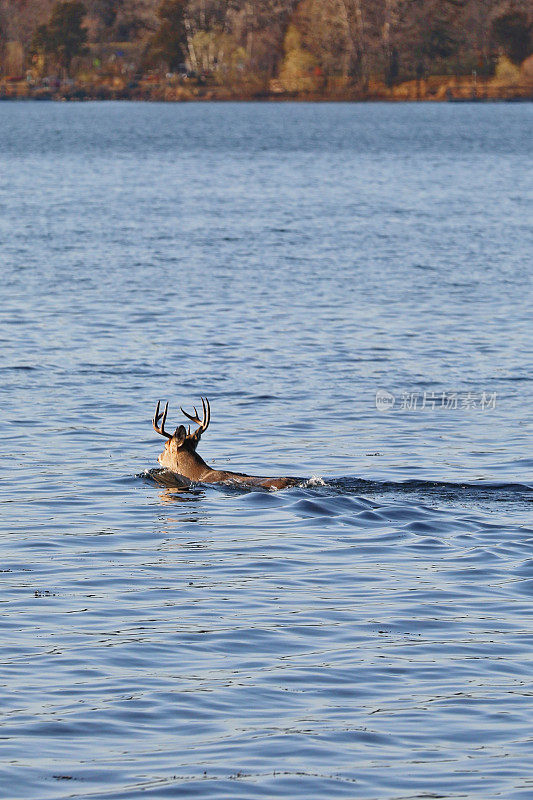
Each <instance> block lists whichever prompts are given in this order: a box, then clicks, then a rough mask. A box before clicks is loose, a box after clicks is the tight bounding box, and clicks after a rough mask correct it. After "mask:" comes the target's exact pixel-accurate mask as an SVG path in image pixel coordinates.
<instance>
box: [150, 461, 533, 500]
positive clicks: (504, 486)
mask: <svg viewBox="0 0 533 800" xmlns="http://www.w3.org/2000/svg"><path fill="white" fill-rule="evenodd" d="M137 477H139V478H144V479H147V480H150V481H152V482H154V483H156V484H158V485H159V486H164V487H166V488H173V489H177V490H190V489H193V488H198V487H201V486H210V487H212V488H215V489H217V488H218V489H226V490H227V489H236V490H239V491H243V492H249V491H270V490H268V489H261V488H260V487H257V486H252V485H246V484H243V483H238V484H234V483H231V482H228V483H224V484H213V483H211V484H202V483H199V482H195V481H191V480H189V479H188V478H185V477H184V476H183V475H179V474H178V473H176V472H171V471H170V470H166V469H161V468H156V469H150V470H145V471H144V472H142V473H141V474H140V475H138V476H137ZM301 489H307V490H315V491H316V492H317V493H320V494H322V495H323V494H332V495H336V494H343V495H367V496H368V495H380V496H383V495H388V496H390V495H406V494H416V495H425V496H431V497H438V498H439V499H441V500H477V501H481V500H484V501H485V500H490V501H500V502H501V501H512V500H521V501H526V502H532V501H533V486H530V485H529V484H524V483H516V482H514V483H513V482H509V483H506V482H500V481H498V482H492V481H476V482H475V483H472V482H460V483H454V482H450V481H430V480H420V479H410V480H406V481H376V480H366V479H364V478H354V477H338V478H324V477H322V476H320V475H313V476H312V477H311V478H302V479H301V482H300V483H299V484H297V485H296V486H294V487H291V488H288V489H284V490H282V491H284V492H295V491H298V490H301Z"/></svg>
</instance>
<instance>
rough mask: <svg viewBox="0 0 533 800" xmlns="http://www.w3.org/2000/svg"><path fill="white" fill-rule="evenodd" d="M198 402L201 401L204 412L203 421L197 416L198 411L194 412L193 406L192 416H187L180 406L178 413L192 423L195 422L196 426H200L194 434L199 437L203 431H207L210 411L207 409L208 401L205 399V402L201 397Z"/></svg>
mask: <svg viewBox="0 0 533 800" xmlns="http://www.w3.org/2000/svg"><path fill="white" fill-rule="evenodd" d="M200 400H201V401H202V407H203V410H204V415H203V419H200V417H199V416H198V411H197V410H196V406H194V415H193V414H188V413H187V412H186V411H184V410H183V408H181V406H180V411H181V412H182V413H183V414H185V416H186V417H188V418H189V419H190V420H192V421H193V422H196V424H197V425H199V426H200V427H199V428H198V430H197V431H196V434H198V435H201V434H202V433H203V432H204V431H206V430H207V426H208V425H209V421H210V419H211V409H210V407H209V400H208V399H207V397H206V398H205V400H204V398H203V397H201V398H200Z"/></svg>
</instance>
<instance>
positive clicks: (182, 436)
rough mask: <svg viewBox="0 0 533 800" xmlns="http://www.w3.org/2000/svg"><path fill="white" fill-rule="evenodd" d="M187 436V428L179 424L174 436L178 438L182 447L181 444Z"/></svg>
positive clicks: (177, 440) (179, 445)
mask: <svg viewBox="0 0 533 800" xmlns="http://www.w3.org/2000/svg"><path fill="white" fill-rule="evenodd" d="M186 436H187V431H186V430H185V426H184V425H179V426H178V427H177V428H176V430H175V431H174V438H175V439H176V443H177V445H178V447H181V445H182V444H183V442H184V441H185V437H186Z"/></svg>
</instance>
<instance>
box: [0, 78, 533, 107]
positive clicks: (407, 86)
mask: <svg viewBox="0 0 533 800" xmlns="http://www.w3.org/2000/svg"><path fill="white" fill-rule="evenodd" d="M0 100H37V101H44V100H51V101H78V102H80V101H91V100H92V101H95V100H136V101H147V102H150V101H152V102H169V103H176V102H209V101H215V102H231V101H233V102H235V101H237V102H238V101H240V102H246V101H255V102H257V101H265V102H284V101H285V102H286V101H293V102H378V101H379V102H393V103H395V102H417V101H418V102H498V101H500V102H505V101H531V100H533V81H531V80H527V81H515V82H513V83H506V82H502V81H501V80H497V79H495V78H488V79H484V78H478V77H472V76H434V77H430V78H427V79H422V80H411V81H406V82H404V83H399V84H396V85H394V86H392V87H388V86H386V85H385V84H384V83H381V82H378V81H370V82H369V83H368V85H367V86H365V87H364V88H361V87H343V88H342V89H336V90H334V91H331V90H326V89H324V90H322V91H313V92H287V91H283V89H282V88H281V86H280V85H279V84H278V82H277V81H275V80H272V81H270V84H269V85H268V86H267V87H258V86H257V85H255V86H248V85H242V86H219V85H209V84H205V85H191V84H190V83H184V82H179V83H177V82H173V81H169V80H165V79H160V80H156V81H154V80H153V79H151V80H148V79H140V80H139V81H135V82H130V83H129V84H126V83H125V82H123V81H116V80H115V81H110V82H98V83H87V82H78V81H73V80H68V81H55V82H51V83H50V84H49V85H46V84H42V83H41V84H36V85H32V84H29V83H28V82H27V81H26V80H23V79H20V80H7V81H2V82H0Z"/></svg>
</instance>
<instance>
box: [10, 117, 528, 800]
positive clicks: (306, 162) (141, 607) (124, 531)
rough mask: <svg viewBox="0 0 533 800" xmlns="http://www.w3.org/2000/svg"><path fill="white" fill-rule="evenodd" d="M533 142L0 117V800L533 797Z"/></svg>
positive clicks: (363, 128) (394, 125) (251, 122)
mask: <svg viewBox="0 0 533 800" xmlns="http://www.w3.org/2000/svg"><path fill="white" fill-rule="evenodd" d="M530 116H531V107H530V106H529V105H527V104H522V105H513V106H505V107H504V106H503V105H493V106H489V105H487V106H470V105H461V106H459V105H453V106H451V105H450V106H447V105H434V106H410V105H402V106H401V107H392V106H383V105H379V104H376V105H368V106H359V105H348V104H346V105H335V104H324V105H312V104H309V105H307V104H301V105H298V106H295V105H291V104H283V105H260V106H254V105H231V104H228V105H213V106H207V105H203V106H184V105H182V106H166V105H164V106H158V105H157V104H79V105H74V104H71V105H68V106H67V105H59V104H55V105H38V104H9V103H4V104H2V136H1V137H0V166H1V169H0V205H1V206H2V212H3V213H2V215H0V233H1V235H2V256H3V266H2V278H3V289H4V294H3V303H2V306H1V308H0V338H1V340H2V349H1V352H0V371H1V373H2V382H1V385H0V392H3V398H2V403H1V404H0V408H1V409H2V421H1V425H2V441H3V445H4V459H3V465H4V473H5V474H4V475H3V481H2V488H3V494H2V523H3V524H2V529H1V531H2V563H1V565H0V581H1V587H2V592H1V596H0V599H1V609H2V611H1V615H2V616H1V620H2V636H1V637H0V664H1V666H0V674H1V680H0V687H1V688H0V693H1V701H2V711H3V726H2V754H3V762H2V765H1V766H0V784H1V786H2V797H3V798H4V797H5V798H6V800H7V798H13V799H14V798H27V799H28V800H30V799H31V800H34V799H35V798H39V800H60V799H61V798H91V800H95V799H96V798H102V800H103V798H105V800H110V799H111V798H113V799H115V798H116V799H117V800H118V798H124V800H133V799H134V798H140V797H150V798H152V797H154V798H155V797H178V796H184V797H199V798H205V800H212V799H213V798H223V799H224V800H227V798H256V797H257V798H264V797H268V798H280V799H281V798H282V799H283V800H286V798H302V800H304V799H305V800H307V798H311V797H312V798H320V799H321V800H322V798H323V800H330V798H337V797H338V798H341V797H345V798H355V797H357V798H390V799H391V800H392V798H399V797H412V798H414V797H429V796H445V797H447V798H452V797H457V798H459V797H468V798H479V800H486V799H487V798H488V797H496V796H498V797H505V798H508V797H509V798H510V797H513V798H518V797H520V798H525V797H527V796H530V794H531V775H530V769H529V767H528V765H529V763H530V762H531V756H532V749H531V737H530V727H531V725H530V721H531V713H532V709H531V696H530V695H531V692H530V672H531V669H530V662H531V657H532V643H531V635H530V631H529V627H528V620H529V618H530V614H531V597H532V593H533V560H532V558H531V547H532V544H533V524H532V517H531V497H532V494H531V492H532V489H531V485H532V483H533V478H532V475H533V471H532V467H533V461H532V459H531V454H530V451H529V449H528V438H529V437H528V434H530V432H531V416H530V414H529V412H528V408H529V406H528V403H527V400H528V397H529V391H530V390H529V388H528V387H529V383H530V374H529V371H528V367H527V365H528V361H530V360H531V358H530V357H531V337H530V335H529V316H530V310H529V309H530V302H529V298H528V292H527V289H528V285H529V284H528V280H529V260H528V253H529V247H528V245H529V242H530V229H529V224H528V223H529V220H528V211H529V207H530V204H529V203H528V202H527V201H528V199H529V195H528V192H530V187H529V175H528V170H527V169H526V165H527V163H528V159H530V155H531V138H530V136H529V134H528V129H529V123H530ZM379 390H383V391H385V392H389V394H394V395H395V396H396V397H397V398H400V397H401V393H402V392H403V391H404V390H405V391H408V392H420V393H423V392H424V391H426V392H427V393H436V394H439V395H440V396H442V393H443V392H444V393H448V392H451V391H458V392H466V393H468V392H470V393H472V394H476V395H477V394H479V393H480V392H483V391H487V392H496V393H497V398H498V400H497V403H496V406H495V407H492V408H490V409H486V410H482V409H481V408H469V409H468V408H457V409H446V410H443V409H439V408H435V409H431V408H425V409H421V408H417V409H411V410H403V411H402V410H401V408H400V405H401V404H400V402H399V401H398V402H397V403H396V404H395V406H394V408H393V409H392V410H390V411H387V410H386V411H383V412H381V411H379V410H378V409H377V408H376V402H375V399H376V393H377V392H378V391H379ZM202 394H204V395H205V394H207V395H208V396H209V398H210V401H211V406H212V422H211V425H210V428H209V431H208V432H207V433H206V435H205V436H204V437H203V439H202V443H201V449H200V448H199V449H200V452H201V455H202V456H203V457H204V458H205V459H206V460H207V461H208V463H209V464H212V465H213V466H215V467H219V468H221V469H228V470H234V471H240V472H246V473H250V474H259V475H272V476H275V475H302V476H307V477H305V478H304V479H302V483H301V484H300V485H299V486H297V487H293V488H290V489H286V490H282V491H276V492H272V491H265V490H257V489H253V488H250V487H243V486H230V485H199V484H192V485H191V484H189V483H188V482H187V483H184V482H183V481H180V480H179V479H178V478H177V477H176V476H175V475H170V474H169V473H165V471H164V470H159V469H157V460H156V459H157V455H158V453H159V452H160V449H161V448H160V443H159V441H157V440H158V438H159V437H157V436H156V435H155V434H154V433H153V430H152V427H151V419H150V418H151V414H152V411H153V408H154V404H155V401H156V400H157V398H158V397H160V396H163V395H164V396H168V397H169V398H171V399H172V402H173V403H176V404H182V405H184V406H185V407H188V406H186V404H187V403H190V402H191V401H192V402H194V400H195V398H197V397H198V396H200V395H202ZM309 476H313V477H309Z"/></svg>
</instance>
